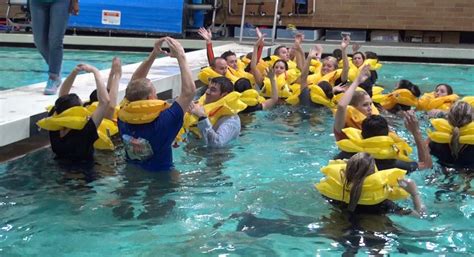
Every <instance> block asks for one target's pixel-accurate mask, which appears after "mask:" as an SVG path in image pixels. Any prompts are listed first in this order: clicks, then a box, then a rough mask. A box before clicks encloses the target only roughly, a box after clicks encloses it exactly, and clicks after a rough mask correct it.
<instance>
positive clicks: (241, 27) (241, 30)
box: [239, 0, 247, 43]
mask: <svg viewBox="0 0 474 257" xmlns="http://www.w3.org/2000/svg"><path fill="white" fill-rule="evenodd" d="M245 7H247V0H244V4H243V5H242V19H241V21H240V36H239V43H242V37H243V36H244V22H245Z"/></svg>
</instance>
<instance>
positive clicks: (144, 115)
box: [118, 99, 170, 124]
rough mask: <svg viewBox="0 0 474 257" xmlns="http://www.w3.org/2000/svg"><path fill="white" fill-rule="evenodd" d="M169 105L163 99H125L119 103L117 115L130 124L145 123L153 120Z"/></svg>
mask: <svg viewBox="0 0 474 257" xmlns="http://www.w3.org/2000/svg"><path fill="white" fill-rule="evenodd" d="M169 107H170V105H169V104H168V103H167V102H166V101H163V100H158V99H154V100H139V101H133V102H129V101H127V100H126V99H124V100H123V101H122V103H121V104H120V110H119V113H118V117H119V119H120V120H121V121H123V122H126V123H130V124H146V123H150V122H152V121H154V120H155V119H156V118H158V116H159V115H160V113H161V112H162V111H164V110H166V109H168V108H169Z"/></svg>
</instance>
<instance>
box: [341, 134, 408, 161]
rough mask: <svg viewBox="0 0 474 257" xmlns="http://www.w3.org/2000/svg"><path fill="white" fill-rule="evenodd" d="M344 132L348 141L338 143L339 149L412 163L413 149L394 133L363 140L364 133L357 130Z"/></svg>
mask: <svg viewBox="0 0 474 257" xmlns="http://www.w3.org/2000/svg"><path fill="white" fill-rule="evenodd" d="M342 132H344V134H346V136H347V137H348V139H342V140H339V141H337V142H336V144H337V146H338V147H339V149H341V150H342V151H345V152H349V153H359V152H367V153H369V154H371V155H372V156H373V157H374V158H375V159H382V160H385V159H397V160H401V161H406V162H410V161H411V160H410V158H409V157H408V155H410V154H411V153H412V152H413V149H411V147H410V146H409V145H408V144H407V142H405V141H404V140H402V139H401V138H399V137H398V136H396V134H394V133H389V135H388V136H375V137H370V138H365V139H364V138H362V131H361V130H359V129H356V128H344V129H342Z"/></svg>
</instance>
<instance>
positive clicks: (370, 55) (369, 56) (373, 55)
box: [365, 51, 379, 60]
mask: <svg viewBox="0 0 474 257" xmlns="http://www.w3.org/2000/svg"><path fill="white" fill-rule="evenodd" d="M365 58H367V59H377V60H378V59H379V56H378V55H377V54H376V53H374V52H371V51H367V52H365Z"/></svg>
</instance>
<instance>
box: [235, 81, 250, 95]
mask: <svg viewBox="0 0 474 257" xmlns="http://www.w3.org/2000/svg"><path fill="white" fill-rule="evenodd" d="M249 89H252V84H251V83H250V80H248V79H246V78H240V79H238V80H237V81H236V82H235V83H234V90H235V91H237V92H239V93H242V92H244V91H245V90H249Z"/></svg>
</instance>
